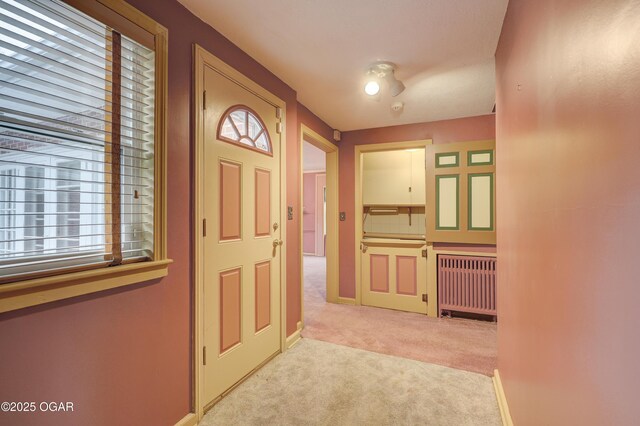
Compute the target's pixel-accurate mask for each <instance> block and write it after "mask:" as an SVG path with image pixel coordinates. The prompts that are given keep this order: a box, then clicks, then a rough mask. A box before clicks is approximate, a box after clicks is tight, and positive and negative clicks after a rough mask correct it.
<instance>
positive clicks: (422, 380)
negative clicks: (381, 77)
mask: <svg viewBox="0 0 640 426" xmlns="http://www.w3.org/2000/svg"><path fill="white" fill-rule="evenodd" d="M199 424H200V425H201V426H212V425H432V426H439V425H451V426H464V425H479V426H491V425H496V426H498V425H500V424H501V420H500V412H499V410H498V406H497V403H496V397H495V393H494V390H493V385H492V382H491V379H490V378H488V377H486V376H483V375H481V374H476V373H470V372H467V371H460V370H455V369H451V368H447V367H442V366H438V365H433V364H426V363H423V362H419V361H414V360H410V359H404V358H398V357H393V356H388V355H382V354H377V353H373V352H368V351H363V350H359V349H354V348H349V347H346V346H340V345H334V344H331V343H326V342H321V341H317V340H312V339H302V340H301V341H300V342H299V343H298V344H296V345H295V346H294V347H293V348H292V349H291V350H289V351H287V352H285V353H284V354H282V355H279V356H277V357H276V358H275V359H274V360H273V361H271V362H270V363H269V364H267V365H266V366H264V367H263V368H262V369H260V370H259V371H258V372H256V373H255V374H254V375H253V376H251V377H250V378H249V379H247V381H245V382H244V383H242V384H241V385H240V386H238V388H236V389H235V390H234V391H232V392H231V393H230V394H229V395H227V396H226V397H225V398H223V399H222V400H221V401H220V402H219V403H218V404H216V405H215V406H214V407H213V408H212V409H211V410H210V411H209V412H208V413H207V414H206V415H205V416H204V418H203V419H202V422H201V423H199Z"/></svg>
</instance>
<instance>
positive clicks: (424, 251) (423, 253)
mask: <svg viewBox="0 0 640 426" xmlns="http://www.w3.org/2000/svg"><path fill="white" fill-rule="evenodd" d="M422 257H425V258H426V257H427V251H426V250H422Z"/></svg>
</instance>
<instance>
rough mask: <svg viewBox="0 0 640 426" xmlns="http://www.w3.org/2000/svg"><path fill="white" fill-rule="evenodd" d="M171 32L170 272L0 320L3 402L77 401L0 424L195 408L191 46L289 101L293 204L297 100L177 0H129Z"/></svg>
mask: <svg viewBox="0 0 640 426" xmlns="http://www.w3.org/2000/svg"><path fill="white" fill-rule="evenodd" d="M130 3H131V4H132V5H133V6H135V7H137V8H139V9H140V10H142V11H143V12H144V13H146V14H148V15H149V16H151V17H152V18H154V19H155V20H157V21H158V22H160V23H161V24H163V25H164V26H166V27H167V28H168V29H169V106H168V108H169V112H168V114H169V117H171V120H169V125H168V138H169V141H168V150H169V152H168V158H169V161H168V176H169V179H168V203H167V205H168V241H169V257H171V258H172V259H173V260H174V263H173V264H172V265H171V267H170V272H169V276H168V277H166V278H165V279H163V280H159V281H157V282H149V283H142V284H139V285H134V286H130V287H127V288H125V289H117V290H112V291H106V292H102V293H99V294H93V295H88V296H84V297H79V298H75V299H71V300H67V301H61V302H55V303H50V304H47V305H41V306H38V307H34V308H28V309H24V310H21V311H17V312H12V313H8V314H2V315H0V348H1V349H0V401H73V402H74V403H75V411H74V412H73V413H70V414H60V413H56V414H41V413H38V414H32V413H29V414H19V415H10V414H4V413H0V424H21V425H32V424H48V425H58V424H60V425H63V424H64V425H67V424H91V425H116V424H154V425H165V424H174V423H175V422H177V421H178V420H180V419H181V418H182V417H183V416H185V415H186V414H187V413H188V412H189V411H190V408H191V381H190V376H191V368H192V366H191V353H190V344H191V333H192V329H191V324H190V318H191V299H192V295H193V289H192V273H191V267H192V261H193V259H192V254H191V238H190V234H191V218H192V210H191V204H192V195H191V188H192V184H193V180H192V178H193V177H192V174H191V161H192V159H191V148H192V146H193V132H192V129H191V123H192V116H191V105H192V95H191V92H192V61H193V60H192V46H193V43H198V44H200V45H202V46H203V47H204V48H205V49H207V50H209V51H210V52H212V53H214V54H215V55H217V56H218V57H220V58H221V59H222V60H224V61H225V62H227V63H228V64H230V65H231V66H233V67H235V68H237V69H239V70H240V71H241V72H243V73H244V74H246V75H247V76H249V77H250V78H252V79H253V80H255V81H256V82H258V83H260V84H261V85H263V86H264V87H265V88H267V89H268V90H270V91H271V92H273V93H274V94H276V95H277V96H279V97H280V98H281V99H283V100H284V101H285V102H286V103H287V111H286V112H287V128H286V130H287V140H286V152H287V175H286V179H287V182H288V184H287V193H286V196H287V204H288V205H291V206H294V208H295V210H297V206H298V205H299V195H298V194H299V182H300V179H299V174H300V168H299V167H300V166H299V164H298V163H299V158H300V155H299V151H298V142H299V136H300V133H299V128H300V126H299V121H298V109H299V108H300V109H301V111H302V120H303V121H307V120H308V121H309V123H308V125H309V126H311V127H313V128H314V130H316V131H318V132H320V133H322V134H325V133H327V131H330V128H329V127H328V126H326V125H325V124H324V123H323V122H322V120H320V119H318V118H317V117H315V116H314V115H313V114H311V113H310V112H308V110H306V108H304V107H302V106H301V105H299V104H298V103H297V101H296V93H295V91H294V90H293V89H291V88H290V87H288V86H287V85H286V84H285V83H283V82H282V81H281V80H279V79H278V78H277V77H276V76H274V75H273V74H272V73H270V72H269V71H268V70H267V69H266V68H264V67H262V66H261V65H260V64H259V63H257V62H256V61H254V60H253V59H251V58H250V57H249V56H247V55H246V54H245V53H244V52H242V51H241V50H240V49H238V48H237V47H236V46H234V45H233V44H232V43H231V42H230V41H228V40H227V39H225V38H224V37H223V36H221V35H220V34H219V33H218V32H216V31H215V30H214V29H212V28H211V27H209V26H208V25H206V24H204V23H203V22H202V21H201V20H199V19H198V18H196V17H195V16H193V15H192V14H191V13H189V12H188V11H187V10H186V9H185V8H184V7H182V6H181V5H180V4H179V3H178V2H177V1H175V0H130ZM299 223H300V222H299V215H297V214H296V215H294V220H293V221H288V222H287V224H286V225H287V241H286V244H287V248H288V252H287V266H288V268H287V289H286V291H287V314H288V316H287V332H288V334H291V333H292V332H293V331H295V329H296V324H297V322H298V321H299V320H300V264H299V250H300V233H299Z"/></svg>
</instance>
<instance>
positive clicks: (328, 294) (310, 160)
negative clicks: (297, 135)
mask: <svg viewBox="0 0 640 426" xmlns="http://www.w3.org/2000/svg"><path fill="white" fill-rule="evenodd" d="M301 134H302V138H301V140H300V156H301V161H300V163H301V165H302V167H301V178H300V179H301V180H300V182H301V185H300V191H301V193H300V212H301V220H300V226H301V247H302V253H301V265H302V267H301V277H300V282H301V285H302V288H301V290H302V291H301V299H302V300H301V305H302V323H301V324H300V331H301V330H302V327H303V326H304V324H307V323H308V322H309V321H311V322H312V321H313V317H314V316H315V314H316V313H317V312H318V311H319V310H321V309H322V307H323V306H324V305H325V304H326V302H333V303H336V302H338V147H337V146H336V145H334V144H333V143H331V142H329V141H328V140H327V139H325V138H323V137H322V136H320V135H319V134H318V133H316V132H314V131H313V130H311V129H309V128H308V127H306V126H304V125H302V129H301Z"/></svg>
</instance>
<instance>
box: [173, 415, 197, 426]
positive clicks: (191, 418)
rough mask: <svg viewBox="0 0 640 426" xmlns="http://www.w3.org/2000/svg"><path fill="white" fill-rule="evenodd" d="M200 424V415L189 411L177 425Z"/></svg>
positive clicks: (190, 425)
mask: <svg viewBox="0 0 640 426" xmlns="http://www.w3.org/2000/svg"><path fill="white" fill-rule="evenodd" d="M197 424H198V416H197V415H196V413H189V414H187V415H186V416H184V417H183V418H182V419H180V421H178V423H176V424H175V426H195V425H197Z"/></svg>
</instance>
